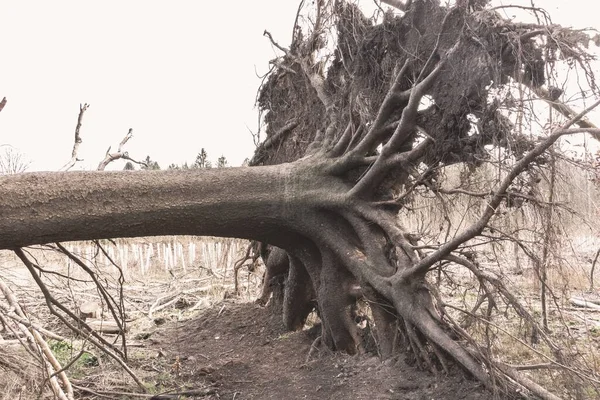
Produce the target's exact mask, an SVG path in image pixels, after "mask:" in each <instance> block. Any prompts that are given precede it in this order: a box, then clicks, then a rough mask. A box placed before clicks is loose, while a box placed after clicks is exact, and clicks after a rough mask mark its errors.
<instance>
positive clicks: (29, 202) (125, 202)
mask: <svg viewBox="0 0 600 400" xmlns="http://www.w3.org/2000/svg"><path fill="white" fill-rule="evenodd" d="M294 170H295V168H293V167H292V165H291V164H284V165H279V166H277V167H252V168H227V169H219V170H190V171H119V172H66V173H27V174H20V175H10V176H0V188H1V189H0V249H12V248H17V247H23V246H29V245H34V244H43V243H49V242H56V241H73V240H87V239H99V238H118V237H136V236H156V235H212V236H222V237H239V238H248V239H258V240H264V241H268V242H269V243H274V244H278V243H279V244H282V243H281V242H282V241H283V242H284V243H283V244H288V243H287V241H288V240H289V237H287V236H286V235H283V236H285V237H282V232H285V231H286V228H289V230H290V231H291V230H292V229H293V227H292V226H291V225H293V224H289V223H288V221H289V220H290V219H294V218H293V216H294V215H295V214H297V211H298V210H299V209H301V208H302V203H303V201H305V200H306V198H307V196H306V195H307V193H304V194H300V193H299V192H298V189H299V188H302V187H303V186H304V188H306V185H308V184H310V186H312V187H313V188H317V187H318V183H316V182H314V183H311V182H310V180H307V181H305V182H299V181H300V180H302V179H301V177H299V176H298V173H295V174H294V173H293V171H294ZM295 172H297V171H295ZM293 175H294V176H295V177H294V178H292V176H293ZM303 199H304V200H303Z"/></svg>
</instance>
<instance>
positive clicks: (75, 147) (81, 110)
mask: <svg viewBox="0 0 600 400" xmlns="http://www.w3.org/2000/svg"><path fill="white" fill-rule="evenodd" d="M89 106H90V105H89V104H87V103H85V104H83V105H81V104H80V105H79V115H78V116H77V125H76V126H75V142H74V143H73V150H72V151H71V159H70V160H69V162H67V163H66V164H65V165H64V166H63V167H62V168H61V169H60V170H61V171H68V170H70V169H71V168H73V166H74V165H75V163H76V162H77V161H81V160H80V159H78V158H77V152H78V151H79V145H80V144H81V142H82V140H81V136H80V135H79V131H80V129H81V123H82V121H83V114H84V113H85V112H86V111H87V109H88V108H89Z"/></svg>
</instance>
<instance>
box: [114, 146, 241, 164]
mask: <svg viewBox="0 0 600 400" xmlns="http://www.w3.org/2000/svg"><path fill="white" fill-rule="evenodd" d="M144 164H145V165H142V167H141V169H147V170H153V169H154V170H157V169H161V168H160V165H158V162H156V161H154V160H152V159H151V158H150V156H146V158H145V159H144ZM244 164H247V160H245V161H244ZM228 166H229V163H228V162H227V158H226V157H225V156H224V155H221V157H219V158H217V162H216V163H213V162H211V161H210V160H209V159H208V153H207V152H206V149H204V147H203V148H201V149H200V152H199V153H198V154H197V155H196V160H195V161H194V162H193V163H192V164H188V162H187V161H186V162H184V163H183V164H181V165H179V164H175V163H171V164H170V165H169V166H168V167H167V169H199V168H213V167H215V168H225V167H228ZM123 169H124V170H134V169H135V166H134V165H133V163H132V162H129V161H128V162H127V164H125V167H124V168H123Z"/></svg>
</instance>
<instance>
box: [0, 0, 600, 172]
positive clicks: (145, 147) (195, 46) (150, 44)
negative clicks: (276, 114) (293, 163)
mask: <svg viewBox="0 0 600 400" xmlns="http://www.w3.org/2000/svg"><path fill="white" fill-rule="evenodd" d="M363 3H372V2H369V1H366V0H365V1H363ZM505 3H506V2H505ZM513 3H523V4H524V5H529V4H530V2H529V1H519V0H514V1H513ZM535 3H536V5H538V6H546V8H548V9H549V11H551V13H552V15H553V17H554V19H555V21H557V22H562V23H565V24H567V25H576V26H593V25H594V24H597V22H596V21H595V16H596V13H595V12H592V11H593V10H591V9H590V7H591V8H594V7H595V6H591V5H590V4H593V2H589V1H588V2H585V0H569V1H566V0H562V1H559V0H538V1H536V2H535ZM560 4H564V6H562V7H561V8H557V7H558V6H557V5H560ZM297 5H298V2H297V1H288V0H286V1H284V0H253V1H247V0H246V1H239V0H237V1H236V0H234V1H229V2H222V1H198V0H177V1H168V2H167V1H152V0H119V1H114V0H105V1H102V2H100V1H95V2H92V1H82V0H77V1H75V0H73V1H64V0H56V1H47V0H37V1H33V0H31V1H27V0H24V1H3V2H1V3H0V26H1V27H2V35H3V40H2V44H1V45H0V49H1V54H2V56H1V57H0V71H2V73H1V74H0V98H2V97H4V96H6V97H7V99H8V103H7V105H6V107H5V108H4V110H3V111H2V113H0V145H2V144H10V145H12V146H14V147H16V148H17V149H19V150H20V151H21V152H23V153H25V154H26V155H27V156H28V157H29V158H30V159H31V160H32V162H33V163H32V165H31V167H30V170H57V169H59V168H60V167H61V166H62V165H64V164H65V162H66V161H67V160H68V159H69V158H70V152H71V148H72V145H73V133H74V128H75V122H76V118H77V114H78V112H79V104H80V103H89V104H90V108H89V110H88V111H87V112H86V114H85V117H84V122H83V127H82V131H81V135H82V138H83V144H82V146H81V149H80V156H81V157H82V158H84V159H85V162H84V163H81V164H80V165H79V166H78V167H77V168H85V169H93V168H95V167H96V166H97V164H98V162H99V161H100V160H101V159H102V158H103V157H104V153H105V152H106V150H107V148H108V146H113V148H115V147H116V146H117V145H118V143H119V142H120V140H121V139H122V138H123V137H124V135H125V134H126V132H127V130H128V129H129V128H133V132H134V137H133V139H132V140H131V141H130V142H129V143H128V145H127V148H126V150H128V151H129V153H130V155H131V156H133V157H136V158H140V159H141V158H144V157H145V156H146V155H150V157H151V158H152V159H155V160H157V161H158V162H159V163H160V165H161V166H162V167H163V168H165V167H167V166H168V165H169V164H170V163H182V162H185V161H188V162H192V161H193V160H194V158H195V156H196V154H197V153H198V152H199V151H200V148H202V147H204V148H206V150H207V151H208V154H209V158H210V159H211V160H213V161H215V160H216V159H217V158H218V157H219V156H221V155H225V156H226V157H227V159H228V160H229V163H230V164H231V165H234V166H237V165H240V164H241V163H242V161H243V160H244V158H246V157H250V156H251V155H252V151H253V148H254V146H253V144H252V137H251V135H250V133H249V129H250V130H252V131H256V129H257V111H256V110H255V109H254V100H255V95H256V90H257V88H258V85H259V83H260V80H259V78H257V76H256V73H258V74H264V73H265V72H266V71H267V69H268V62H269V60H270V59H272V58H274V56H275V53H274V51H273V49H272V48H271V45H270V43H269V42H268V40H267V39H265V38H264V37H263V36H262V33H263V31H264V30H265V29H268V30H269V31H270V32H271V33H272V34H273V36H274V37H275V38H276V40H278V41H279V42H280V43H282V44H285V45H287V44H288V43H289V40H290V37H291V30H292V24H293V21H294V17H295V13H296V9H297ZM371 7H372V5H371ZM575 16H576V18H577V19H575ZM122 165H123V164H118V165H116V166H115V167H116V168H122Z"/></svg>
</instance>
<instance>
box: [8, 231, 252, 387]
mask: <svg viewBox="0 0 600 400" xmlns="http://www.w3.org/2000/svg"><path fill="white" fill-rule="evenodd" d="M246 244H247V242H246V241H241V240H234V239H222V238H200V237H155V238H138V239H127V240H123V239H120V240H116V241H103V242H102V246H103V247H104V248H105V250H106V251H107V252H108V253H109V255H110V256H111V258H113V259H114V261H116V262H117V264H119V265H121V266H122V270H123V275H124V277H125V283H124V285H123V302H124V303H123V304H124V307H125V315H126V320H127V325H128V334H127V338H128V342H129V345H130V346H131V347H130V348H129V364H130V365H132V366H133V368H134V370H135V372H136V374H137V375H138V376H139V377H140V378H141V379H142V380H147V381H148V382H154V383H153V385H154V386H155V389H156V388H160V387H163V384H162V383H161V382H160V380H161V379H164V380H167V379H168V376H164V377H162V378H161V377H160V376H159V377H158V378H157V377H156V370H158V368H157V367H156V366H153V365H154V364H156V363H161V362H163V361H164V360H161V359H160V357H158V358H157V357H156V354H149V353H148V352H147V351H145V350H144V348H143V347H136V345H137V343H140V340H141V339H143V338H145V337H148V336H150V335H151V334H152V333H153V331H154V330H155V329H156V327H157V326H158V325H161V324H163V323H165V322H167V321H180V320H184V319H187V318H191V317H193V315H195V314H196V313H199V312H201V311H203V310H205V309H206V308H209V307H212V306H214V305H215V304H218V303H220V302H222V301H223V299H225V298H229V297H232V296H234V293H233V287H234V285H233V280H232V278H233V264H234V263H235V261H236V260H237V259H239V258H240V257H241V256H242V255H243V253H244V252H245V249H246V248H245V246H246ZM66 247H67V248H68V249H69V250H70V251H72V252H73V253H74V254H77V255H78V256H80V257H81V258H82V259H83V260H85V261H86V263H87V264H88V265H89V266H90V267H91V268H93V269H94V270H95V271H96V272H97V273H98V274H99V276H100V277H101V281H102V283H103V286H104V287H106V288H107V289H108V291H109V292H110V293H111V295H113V296H114V298H116V299H118V298H119V290H120V285H119V282H118V278H119V275H120V272H119V269H118V268H116V267H115V266H114V265H112V264H111V262H110V261H109V260H108V259H107V257H105V256H104V255H103V254H102V252H99V251H97V248H96V246H95V245H94V244H93V243H89V242H81V243H68V244H66ZM29 255H30V256H31V258H32V259H35V260H36V263H37V264H38V265H40V266H41V267H42V268H44V270H45V271H46V272H47V273H44V274H42V275H43V277H44V282H45V283H46V285H47V286H48V288H49V290H50V291H51V292H52V294H53V295H54V296H55V297H56V298H57V299H60V300H61V302H62V303H63V304H64V305H66V306H68V307H69V309H71V310H72V311H74V312H77V310H78V308H79V306H80V305H81V303H83V302H86V301H96V302H98V303H102V301H101V296H100V295H99V292H98V290H97V288H96V286H95V284H94V283H93V282H92V281H91V280H90V279H89V276H87V274H85V273H84V272H83V271H82V270H81V269H80V268H79V267H78V266H77V265H75V264H74V263H73V262H71V261H69V260H68V259H67V258H66V257H65V256H64V255H62V254H60V253H58V252H56V251H53V250H47V249H42V248H34V249H30V251H29ZM262 272H263V269H262V267H260V268H259V269H258V270H256V271H254V272H250V271H247V270H245V269H242V270H240V276H239V283H240V286H239V288H240V293H239V294H237V295H236V296H237V298H238V299H239V300H240V301H251V300H253V299H255V298H256V296H257V291H258V289H259V287H260V282H261V279H262ZM57 273H60V274H64V276H68V277H69V278H71V279H65V278H64V277H62V276H59V275H56V274H57ZM0 277H1V278H2V279H3V280H4V281H5V282H7V284H9V285H10V287H11V289H12V290H13V292H14V293H15V295H16V296H17V298H18V299H19V302H20V303H21V305H23V306H25V308H26V310H27V313H28V316H29V317H30V318H31V319H32V320H33V321H36V322H38V323H39V324H40V325H43V326H44V327H46V328H47V329H49V330H51V331H53V332H55V333H58V334H62V335H64V336H65V337H67V341H66V342H63V343H60V342H50V347H51V349H52V350H53V352H54V353H55V355H56V357H57V358H58V359H59V361H60V362H61V363H62V364H63V365H64V364H66V363H67V362H69V361H70V360H71V359H72V358H73V357H74V356H76V355H78V353H79V351H80V350H81V349H82V348H85V349H86V351H87V353H85V354H84V356H82V357H81V358H80V359H79V360H77V362H75V363H74V364H73V365H72V366H71V367H70V368H69V377H70V378H71V379H72V380H73V382H74V383H80V384H81V383H86V384H89V383H93V384H94V386H95V387H102V388H107V389H108V388H114V389H117V390H118V389H119V388H124V387H128V388H129V390H130V389H131V379H129V378H128V377H127V375H126V374H124V373H123V371H122V369H121V368H120V366H118V365H117V364H116V363H115V362H114V361H113V360H111V359H109V358H108V357H106V356H104V355H103V354H102V352H101V351H100V350H99V349H97V348H94V347H93V346H91V345H90V344H89V343H87V342H86V341H85V340H82V339H81V338H76V337H74V336H73V335H72V334H71V333H70V331H68V330H67V329H66V328H65V327H64V326H63V325H62V323H60V321H58V319H57V318H56V317H55V316H52V315H49V313H48V310H47V308H46V305H45V302H44V299H43V296H42V295H41V293H40V291H39V289H38V288H37V287H36V285H35V283H34V281H33V280H32V279H31V277H30V275H29V272H28V271H27V270H26V269H25V268H24V267H23V265H22V264H20V261H19V260H18V259H17V258H16V257H15V256H14V254H12V253H10V252H6V251H3V252H0ZM103 311H104V313H105V317H108V318H110V317H109V315H108V313H107V310H106V308H105V307H104V310H103ZM0 335H2V337H3V338H4V339H13V336H12V335H11V334H10V332H7V331H0ZM111 336H114V335H106V337H109V338H110V337H111ZM7 343H13V341H12V340H11V341H10V342H8V341H7V342H3V341H2V340H0V348H1V349H2V352H3V353H4V354H6V355H5V356H3V360H7V363H8V364H9V365H17V367H16V368H8V367H6V366H5V365H3V364H2V363H0V393H5V394H4V395H3V396H4V397H0V399H13V398H22V399H27V398H35V397H37V394H38V393H44V394H43V396H42V398H44V397H48V396H50V397H49V398H52V396H51V392H50V391H49V390H48V389H47V388H44V387H43V385H42V384H41V382H42V381H43V374H42V371H41V369H40V366H39V362H38V361H37V360H36V359H35V357H33V356H32V355H30V354H28V353H26V352H25V351H24V349H23V348H22V346H20V345H18V343H17V344H16V345H12V346H7ZM15 360H20V361H19V363H17V362H16V361H15ZM163 367H164V366H163ZM161 369H162V368H161ZM167 369H168V367H167ZM151 391H152V390H151ZM7 396H8V397H7Z"/></svg>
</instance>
